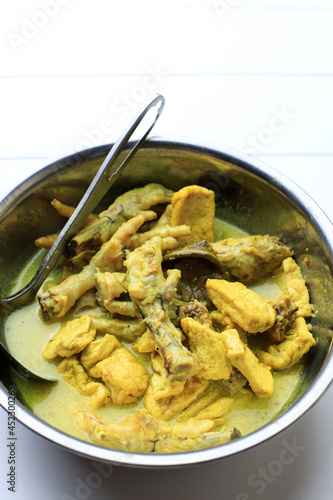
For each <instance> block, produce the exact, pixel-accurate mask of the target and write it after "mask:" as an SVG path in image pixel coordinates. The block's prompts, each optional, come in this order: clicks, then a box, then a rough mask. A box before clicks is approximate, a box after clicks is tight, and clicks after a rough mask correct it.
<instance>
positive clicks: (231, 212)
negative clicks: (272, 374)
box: [0, 138, 333, 468]
mask: <svg viewBox="0 0 333 500" xmlns="http://www.w3.org/2000/svg"><path fill="white" fill-rule="evenodd" d="M109 149H110V146H109V145H105V146H99V147H95V148H92V149H89V150H85V151H82V152H79V153H76V154H72V155H70V156H67V157H62V158H56V159H52V160H50V161H48V162H45V164H44V165H41V166H40V168H39V169H38V170H36V172H35V173H33V174H32V175H30V176H26V177H25V178H22V179H19V180H18V182H17V185H16V186H15V187H14V188H13V189H7V190H3V194H2V196H1V198H0V248H1V252H0V283H1V295H2V296H5V295H8V293H9V288H10V283H11V282H12V280H13V279H15V276H16V274H17V272H18V271H19V269H20V268H21V266H22V265H23V264H24V263H25V262H26V260H27V259H28V258H29V257H30V256H31V255H32V254H33V252H34V251H35V247H34V239H35V238H36V237H38V236H39V235H40V234H42V233H52V232H56V231H57V230H58V229H59V228H60V227H61V224H62V221H61V220H60V217H58V216H57V215H56V214H55V213H54V211H53V210H52V209H51V208H50V204H49V203H48V202H49V201H50V200H51V199H52V198H53V197H55V196H57V197H58V198H60V199H61V200H62V201H64V202H67V203H69V204H72V205H73V204H75V203H77V202H78V201H79V199H80V197H81V196H82V194H83V192H84V191H85V189H86V188H87V186H88V184H89V182H90V181H91V179H92V178H93V176H94V174H95V173H96V171H97V169H98V167H99V166H100V164H101V162H102V160H103V159H104V157H105V156H106V154H107V153H108V151H109ZM147 182H160V183H162V184H164V185H166V186H167V187H169V188H172V189H175V190H177V189H179V188H181V187H183V186H184V185H188V184H200V185H203V186H205V187H207V188H210V189H213V190H214V191H215V193H216V202H217V213H218V215H220V216H222V217H223V218H224V219H225V220H227V221H228V222H230V223H236V224H237V225H238V226H240V227H242V228H244V229H246V230H247V231H249V232H251V233H258V234H266V233H270V234H274V235H277V236H279V237H280V238H281V239H283V240H284V241H286V242H287V244H289V245H290V246H292V247H293V249H294V250H295V255H296V260H297V262H298V263H299V265H300V266H301V268H302V269H303V272H304V274H305V276H306V281H307V283H308V286H309V290H310V294H311V301H312V303H313V304H314V308H315V310H317V311H318V314H317V315H316V317H315V318H313V321H312V323H313V333H314V335H315V336H316V338H317V340H318V341H317V344H316V346H315V347H314V348H313V349H312V350H311V351H310V353H309V355H308V358H307V363H306V369H305V371H304V373H303V375H302V378H301V380H300V382H299V384H298V387H297V390H295V391H294V393H293V394H292V396H291V398H290V399H289V401H288V403H287V404H286V405H285V407H284V408H283V409H282V410H281V412H280V414H279V415H278V416H277V417H276V418H275V419H274V420H273V421H271V422H270V423H269V424H267V425H265V426H264V427H262V428H261V429H259V430H258V431H256V432H253V433H251V434H249V435H247V436H245V437H243V438H241V439H239V440H237V441H233V442H231V443H228V444H225V445H223V446H218V447H215V448H210V449H206V450H200V451H194V452H189V453H177V454H170V455H155V454H139V453H127V452H122V451H118V450H111V449H106V448H102V447H99V446H96V445H93V444H89V443H87V442H84V441H81V440H79V439H76V438H74V437H71V436H69V435H67V434H64V433H63V432H60V431H58V430H57V429H55V428H54V427H52V426H50V425H48V424H47V423H45V422H43V421H41V420H40V419H39V418H37V417H36V416H35V415H34V414H33V413H32V412H31V411H30V410H29V409H28V408H26V407H25V406H24V404H23V403H22V402H18V403H17V418H18V420H19V421H20V422H22V423H23V424H24V425H25V426H27V427H28V428H30V429H31V430H33V431H35V432H36V433H37V434H40V435H41V436H43V437H45V438H46V439H48V440H49V441H51V442H53V443H56V444H57V445H60V446H62V447H63V448H65V449H67V450H69V451H71V452H74V453H77V454H80V455H83V456H86V457H91V458H94V459H98V460H102V461H107V462H112V463H114V464H121V465H127V466H133V467H160V468H161V467H177V466H184V465H190V464H196V463H203V462H207V461H210V460H215V459H219V458H222V457H227V456H231V455H234V454H236V453H239V452H241V451H243V450H247V449H249V448H251V447H253V446H255V445H258V444H260V443H262V442H264V441H266V440H267V439H269V438H271V437H272V436H275V435H276V434H278V433H279V432H281V431H282V430H284V429H286V428H287V427H288V426H289V425H291V424H292V423H293V422H295V421H296V420H297V419H298V418H299V417H301V416H302V415H303V414H304V413H305V412H306V411H307V410H308V409H309V408H310V407H311V406H312V405H313V404H314V403H315V402H316V401H318V399H319V398H320V397H321V396H322V394H323V393H324V392H325V390H326V389H327V388H328V386H329V384H330V383H331V381H332V377H333V359H332V353H331V345H332V328H333V312H332V311H333V308H332V304H333V281H332V268H333V227H332V224H331V222H330V221H329V220H328V218H327V217H326V216H325V214H324V213H323V212H322V211H321V210H320V208H319V207H318V206H317V205H316V204H315V203H314V202H313V200H311V198H309V196H308V195H306V194H305V193H304V192H303V191H302V190H301V189H300V188H299V187H298V186H296V185H295V184H294V183H293V182H291V181H290V180H289V179H287V178H286V177H284V176H283V175H281V174H280V173H278V172H277V171H275V170H273V169H272V168H270V167H268V166H267V165H265V164H263V163H261V162H260V161H258V160H255V159H254V158H252V157H249V156H246V155H244V154H242V153H239V152H237V151H234V150H231V149H228V148H225V147H221V146H218V145H215V144H209V143H202V142H201V143H200V142H198V141H190V140H186V141H183V140H179V139H178V138H156V139H153V140H150V141H147V142H146V143H145V145H144V146H143V147H142V148H141V149H140V150H139V152H138V153H137V154H136V156H135V157H134V159H133V160H132V162H131V164H130V165H129V166H128V167H127V169H125V171H124V173H123V174H122V176H121V177H120V178H119V179H118V180H117V182H116V185H115V186H114V188H113V189H112V193H109V194H108V199H107V200H104V201H105V203H104V206H106V205H107V204H109V203H110V201H111V200H112V199H113V198H114V197H115V196H116V195H118V194H119V193H120V192H123V191H125V190H128V189H130V188H132V187H135V186H140V185H144V184H145V183H147ZM304 258H307V260H308V266H306V267H304ZM3 319H4V318H3V316H2V317H1V318H0V321H1V325H0V327H1V329H0V331H2V324H3ZM7 368H8V367H5V366H2V367H1V370H0V372H1V382H0V403H1V405H2V406H3V407H4V408H6V407H7V402H8V387H9V385H10V384H11V383H12V382H11V380H10V376H9V370H8V369H7Z"/></svg>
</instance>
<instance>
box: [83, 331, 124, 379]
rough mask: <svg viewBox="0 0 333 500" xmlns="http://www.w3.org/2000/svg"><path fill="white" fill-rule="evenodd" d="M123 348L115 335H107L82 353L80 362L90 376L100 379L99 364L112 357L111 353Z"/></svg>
mask: <svg viewBox="0 0 333 500" xmlns="http://www.w3.org/2000/svg"><path fill="white" fill-rule="evenodd" d="M119 347H121V344H120V342H118V340H117V338H116V337H115V336H114V335H110V334H108V333H107V334H106V335H104V337H102V338H100V339H97V340H94V341H93V342H91V343H90V344H88V345H87V347H85V348H84V349H83V351H82V352H81V357H80V361H81V363H82V365H83V366H84V368H85V369H86V370H87V372H88V373H89V375H91V376H92V377H95V378H99V370H98V368H96V365H97V363H99V362H100V361H103V359H106V358H108V357H109V356H111V353H112V352H113V351H114V350H115V349H118V348H119Z"/></svg>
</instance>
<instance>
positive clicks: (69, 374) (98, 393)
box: [57, 356, 111, 410]
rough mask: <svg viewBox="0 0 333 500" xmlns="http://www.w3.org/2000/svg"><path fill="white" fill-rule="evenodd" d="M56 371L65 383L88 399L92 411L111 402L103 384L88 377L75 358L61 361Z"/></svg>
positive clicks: (108, 392)
mask: <svg viewBox="0 0 333 500" xmlns="http://www.w3.org/2000/svg"><path fill="white" fill-rule="evenodd" d="M57 369H58V372H59V373H61V374H62V377H63V379H64V380H65V381H66V382H68V383H69V384H70V385H72V386H73V387H75V388H76V389H77V390H78V391H79V392H80V393H81V394H82V395H84V396H89V397H90V406H91V407H92V408H93V409H94V410H97V409H98V408H100V407H101V406H103V405H106V404H108V403H109V402H110V401H111V400H110V391H109V390H108V389H107V388H106V387H105V385H104V384H102V383H101V382H95V381H94V380H92V379H91V378H90V377H89V375H88V374H87V373H86V371H85V370H84V368H83V366H82V365H81V364H80V362H79V360H78V359H77V358H76V356H72V357H71V358H68V359H63V360H62V361H61V363H59V365H58V367H57Z"/></svg>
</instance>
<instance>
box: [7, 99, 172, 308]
mask: <svg viewBox="0 0 333 500" xmlns="http://www.w3.org/2000/svg"><path fill="white" fill-rule="evenodd" d="M164 104H165V99H164V97H163V96H162V95H160V94H157V95H156V96H155V97H153V98H152V99H151V101H150V102H149V103H148V104H147V105H146V106H145V107H144V108H143V109H142V110H141V111H139V112H138V113H137V115H136V116H135V117H134V118H133V119H132V121H131V122H130V123H129V125H128V126H127V128H126V129H125V130H124V132H123V133H122V134H121V136H120V137H119V139H118V140H117V141H116V142H115V143H114V145H113V146H112V148H111V150H110V151H109V153H108V155H107V156H106V158H105V160H104V161H103V163H102V165H101V167H100V168H99V170H98V172H97V174H96V175H95V177H94V179H93V180H92V182H91V184H90V185H89V187H88V189H87V191H86V192H85V194H84V196H83V197H82V199H81V201H80V203H79V204H78V206H77V207H76V209H75V211H74V212H73V214H72V215H71V217H70V218H69V219H68V221H67V223H66V225H65V226H64V227H63V229H62V230H61V232H60V233H59V236H58V237H57V239H56V241H55V242H54V243H53V245H52V247H51V248H50V250H49V251H48V253H47V254H46V256H45V258H44V260H43V262H42V263H41V265H40V267H39V268H38V270H37V272H36V274H35V276H34V277H33V278H32V280H31V281H30V282H29V283H28V284H27V285H26V286H25V287H24V288H22V289H21V290H20V291H18V292H16V293H14V294H13V295H11V296H10V297H3V298H0V305H2V306H4V307H5V308H6V309H12V308H13V307H17V306H22V305H24V304H27V303H28V302H30V301H32V300H33V299H34V297H35V295H36V293H37V291H38V290H39V288H40V286H41V285H42V283H43V281H44V280H45V279H46V277H47V276H48V275H49V273H50V272H51V270H52V269H53V268H54V266H55V264H56V263H57V261H58V260H59V258H60V256H61V255H62V253H63V251H64V250H65V248H66V246H67V245H68V242H69V241H70V240H71V239H72V238H73V236H74V235H75V234H76V233H77V231H78V230H79V229H80V228H81V226H82V225H83V223H84V221H85V220H86V218H87V217H88V215H89V214H90V213H91V212H92V211H93V210H94V209H95V207H96V206H97V205H98V203H99V202H100V201H101V199H102V198H103V196H104V195H105V194H106V193H107V191H108V190H109V189H110V187H111V186H112V184H113V183H114V182H115V181H116V180H117V178H118V177H119V174H120V172H121V171H122V170H123V168H124V167H125V166H126V165H127V164H128V163H129V161H130V160H131V159H132V157H133V156H134V154H135V153H136V151H137V150H138V149H139V147H140V146H141V144H142V143H143V141H144V140H145V139H146V138H147V136H148V134H149V133H150V131H151V130H152V128H153V127H154V125H155V123H156V121H157V120H158V118H159V117H160V115H161V113H162V110H163V108H164ZM156 106H159V107H158V109H157V110H156V116H155V118H154V120H153V121H152V123H150V125H149V126H148V127H147V129H146V130H145V132H144V133H143V135H142V136H141V138H140V139H139V140H138V141H137V142H136V143H134V146H133V147H132V148H131V149H130V151H129V153H128V155H127V156H126V158H125V159H124V160H123V161H122V162H121V164H120V165H118V164H117V160H118V158H119V156H120V154H121V153H122V152H123V151H124V149H125V147H126V145H127V144H128V142H129V140H130V138H131V137H132V135H133V133H134V132H135V131H136V129H137V128H138V126H139V125H140V123H141V122H142V120H143V119H144V117H145V116H146V114H147V113H148V111H149V110H150V109H152V108H154V107H156ZM118 163H119V162H118Z"/></svg>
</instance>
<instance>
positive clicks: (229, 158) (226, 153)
mask: <svg viewBox="0 0 333 500" xmlns="http://www.w3.org/2000/svg"><path fill="white" fill-rule="evenodd" d="M110 147H111V145H108V144H105V145H100V146H95V147H93V148H89V149H87V150H83V151H80V152H78V153H73V154H70V155H65V156H64V155H62V154H59V155H54V156H51V157H50V158H47V159H45V160H43V161H41V162H39V163H38V164H37V165H36V166H34V167H32V168H29V169H27V171H25V172H23V173H22V174H21V175H20V176H19V177H18V178H17V179H16V180H15V181H14V182H12V183H10V184H8V185H7V186H5V188H3V190H2V191H1V192H0V196H1V198H2V199H0V203H3V202H4V201H5V200H6V199H7V197H9V198H11V197H13V199H14V198H15V194H16V192H17V189H18V188H19V187H20V186H24V185H25V184H26V183H27V182H29V180H30V181H32V182H31V184H33V182H34V180H35V178H40V176H41V175H42V180H44V178H46V177H47V176H48V174H49V170H50V168H51V167H52V166H53V165H55V164H57V163H59V162H61V163H63V162H64V160H66V159H71V158H72V157H75V155H77V154H79V155H80V157H81V159H82V160H87V159H90V158H91V157H93V156H101V155H103V154H104V153H107V152H108V150H109V148H110ZM143 147H145V148H146V147H147V148H153V149H156V148H157V149H158V148H168V149H170V148H173V149H177V148H178V149H183V150H187V151H191V152H194V153H195V152H200V153H201V154H202V153H204V154H206V155H209V156H214V157H216V158H218V159H220V160H222V161H225V162H229V163H231V164H236V165H238V166H240V167H244V168H245V169H246V170H248V171H250V172H252V173H254V174H255V175H257V176H259V177H260V178H262V179H264V180H267V181H269V182H271V183H272V184H274V185H275V186H276V185H277V183H278V189H279V190H280V191H281V192H283V193H284V194H285V195H286V196H287V197H289V198H290V199H291V200H292V201H293V202H294V203H295V204H296V205H297V206H298V207H299V208H300V209H301V210H302V211H303V213H305V215H307V217H309V218H310V219H312V222H313V223H314V225H315V227H316V229H317V230H318V231H319V232H320V234H321V236H322V237H323V238H324V240H325V244H326V246H327V249H328V251H329V254H330V256H331V258H332V259H333V226H332V223H331V221H330V220H329V219H328V217H327V216H326V215H325V213H324V212H323V211H322V210H321V209H320V208H319V206H318V205H317V204H316V203H315V202H314V201H313V200H312V199H311V198H310V196H309V195H307V194H306V193H305V192H304V191H303V190H302V189H301V188H300V187H299V186H297V185H296V184H295V183H294V182H293V181H291V180H290V179H288V177H286V176H285V175H283V174H281V173H279V172H278V171H277V170H275V169H274V168H272V167H270V166H268V165H266V164H265V163H264V162H262V161H261V160H258V159H256V158H254V157H251V156H249V155H247V154H245V153H243V152H240V151H237V150H234V149H232V148H230V147H226V146H222V145H220V144H216V143H213V142H209V141H202V140H197V139H191V138H180V137H174V136H163V137H154V138H152V139H150V140H148V141H146V143H145V144H144V146H143ZM272 181H273V182H272ZM7 206H8V207H9V208H10V203H8V204H7ZM7 206H5V211H6V208H7ZM332 380H333V354H332V351H331V350H330V352H329V353H328V355H327V358H326V360H325V362H324V364H323V366H322V368H321V370H320V373H318V375H317V377H316V379H315V380H314V381H313V383H312V384H311V387H310V388H309V389H308V390H307V391H306V392H305V393H304V394H303V396H301V397H300V399H299V400H298V401H296V402H295V403H294V404H293V405H292V406H291V407H290V408H288V409H287V410H286V411H285V412H284V413H283V414H282V415H280V416H279V417H278V418H277V419H275V420H274V421H272V422H270V423H268V424H266V425H265V426H263V427H261V428H260V429H258V430H257V431H254V432H252V433H251V434H248V435H246V436H244V437H242V438H241V439H239V440H235V441H232V442H230V443H227V444H224V445H221V446H216V447H213V448H207V449H204V450H198V451H191V452H186V453H174V454H144V453H142V454H141V453H128V452H125V451H120V450H112V449H108V448H103V447H100V446H97V445H94V444H91V443H88V442H85V441H81V440H80V439H77V438H75V437H72V436H69V435H68V434H65V433H64V432H62V431H59V430H57V429H56V428H54V427H52V426H51V425H49V424H47V423H46V422H44V421H42V420H41V419H40V418H39V417H37V416H36V415H34V414H33V413H32V412H31V411H30V410H29V409H27V408H26V407H25V406H24V405H23V404H21V403H20V402H17V419H18V420H19V421H20V422H21V423H22V424H23V425H24V426H26V427H27V428H29V429H30V430H32V431H34V432H35V433H36V434H38V435H40V436H41V437H43V438H45V439H47V440H48V441H50V442H52V443H54V444H56V445H58V446H60V447H61V448H64V449H67V450H68V451H70V452H73V453H75V454H78V455H82V456H84V457H89V458H93V459H97V460H101V461H105V462H109V463H113V464H117V465H123V466H129V467H143V468H174V467H182V466H190V465H195V464H203V463H206V462H209V461H213V460H218V459H222V458H227V457H231V456H233V455H236V454H238V453H240V452H243V451H247V450H250V449H251V448H253V447H255V446H258V445H260V444H261V443H263V442H265V441H267V440H269V439H271V438H273V437H274V436H276V435H277V434H279V433H280V432H282V431H283V430H285V429H287V428H288V427H289V426H291V425H292V424H293V423H295V422H296V421H297V420H298V419H299V418H300V417H302V416H303V415H304V414H305V413H306V412H307V411H308V410H309V409H310V408H311V407H312V406H313V405H314V404H315V403H317V402H318V400H319V399H320V398H321V397H322V395H323V394H324V393H325V392H326V390H327V389H328V388H329V386H330V384H331V382H332ZM0 404H1V406H3V408H4V409H5V410H6V409H7V404H8V394H7V390H6V388H5V387H4V386H3V384H2V383H0Z"/></svg>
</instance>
